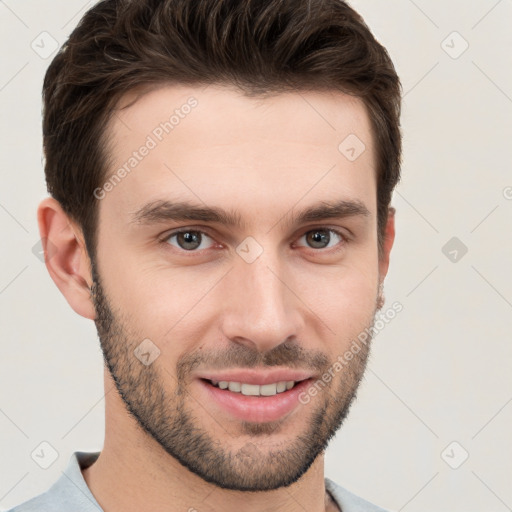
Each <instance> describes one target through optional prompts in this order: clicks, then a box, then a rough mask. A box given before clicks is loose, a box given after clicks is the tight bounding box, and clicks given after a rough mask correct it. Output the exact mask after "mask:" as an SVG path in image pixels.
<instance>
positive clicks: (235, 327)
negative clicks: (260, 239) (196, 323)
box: [221, 251, 304, 352]
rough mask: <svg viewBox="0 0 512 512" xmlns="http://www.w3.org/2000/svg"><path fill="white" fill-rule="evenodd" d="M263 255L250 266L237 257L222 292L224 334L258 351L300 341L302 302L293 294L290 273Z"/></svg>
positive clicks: (274, 260)
mask: <svg viewBox="0 0 512 512" xmlns="http://www.w3.org/2000/svg"><path fill="white" fill-rule="evenodd" d="M266 252H267V251H265V252H264V253H263V254H262V255H261V256H260V257H259V258H258V259H257V260H256V261H254V262H252V263H247V262H245V261H244V260H243V259H241V258H240V259H238V260H237V261H235V268H233V270H232V271H231V272H229V274H228V275H227V276H226V279H225V280H223V281H224V282H223V290H222V293H223V295H224V297H225V300H223V303H224V308H223V318H222V322H221V324H222V330H223V333H224V335H225V336H226V338H227V339H229V340H231V341H233V342H235V343H239V344H243V345H246V346H247V347H248V348H251V349H253V350H257V351H259V352H266V351H269V350H272V349H273V348H274V347H276V346H278V345H280V344H281V343H284V342H285V341H287V340H288V339H290V338H294V337H297V336H299V338H300V337H301V336H300V333H301V330H302V328H303V325H304V317H303V314H302V313H301V305H302V302H301V301H300V299H299V298H298V297H297V296H296V295H295V294H294V291H293V290H294V280H293V277H291V272H286V270H285V268H284V266H283V265H280V264H279V263H278V261H277V257H275V258H274V257H269V256H266ZM267 253H268V252H267Z"/></svg>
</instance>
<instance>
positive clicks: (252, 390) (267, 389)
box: [211, 380, 296, 396]
mask: <svg viewBox="0 0 512 512" xmlns="http://www.w3.org/2000/svg"><path fill="white" fill-rule="evenodd" d="M211 383H212V384H213V385H214V386H217V387H218V388H220V389H229V391H232V392H234V393H241V394H242V395H245V396H273V395H276V394H278V393H283V392H284V391H288V390H290V389H292V388H293V387H294V386H295V384H296V382H295V381H294V380H288V381H280V382H274V383H272V384H264V385H263V386H259V385H258V384H246V383H243V382H227V381H225V380H221V381H216V380H212V381H211Z"/></svg>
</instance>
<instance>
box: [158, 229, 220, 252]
mask: <svg viewBox="0 0 512 512" xmlns="http://www.w3.org/2000/svg"><path fill="white" fill-rule="evenodd" d="M174 238H175V239H176V245H175V244H174V243H172V242H170V240H172V239H174ZM205 239H209V240H212V239H211V238H210V237H209V236H208V235H207V234H206V233H205V232H203V231H198V230H193V229H185V230H182V231H175V232H174V233H171V234H170V235H168V236H166V237H165V239H164V242H165V243H168V244H169V245H173V246H174V247H177V248H178V249H182V250H184V251H189V252H191V251H192V252H193V251H196V250H202V249H209V248H210V247H212V246H213V244H211V245H210V246H209V247H205V246H204V245H203V242H204V240H205Z"/></svg>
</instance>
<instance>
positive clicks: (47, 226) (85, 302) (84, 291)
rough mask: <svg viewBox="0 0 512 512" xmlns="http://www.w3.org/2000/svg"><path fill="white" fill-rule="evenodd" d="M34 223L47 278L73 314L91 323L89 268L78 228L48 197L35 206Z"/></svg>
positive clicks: (90, 279)
mask: <svg viewBox="0 0 512 512" xmlns="http://www.w3.org/2000/svg"><path fill="white" fill-rule="evenodd" d="M37 221H38V225H39V233H40V235H41V241H42V244H43V248H44V253H45V264H46V268H47V269H48V272H49V274H50V276H51V278H52V279H53V281H54V283H55V284H56V285H57V287H58V288H59V290H60V291H61V293H62V294H63V295H64V297H65V298H66V300H67V301H68V303H69V305H70V306H71V307H72V308H73V310H74V311H75V312H76V313H78V314H79V315H81V316H83V317H85V318H89V319H91V320H94V318H95V317H96V313H95V309H94V304H93V301H92V298H91V295H90V286H91V284H92V276H91V269H90V267H91V265H90V259H89V255H88V254H87V250H86V247H85V242H84V239H83V235H82V231H81V229H80V228H79V227H78V226H77V224H76V223H75V222H73V221H72V220H71V219H70V218H69V217H68V215H67V214H66V213H65V212H64V210H63V209H62V207H61V206H60V203H59V202H58V201H56V200H55V199H54V198H52V197H47V198H46V199H44V200H43V201H41V203H40V204H39V207H38V209H37Z"/></svg>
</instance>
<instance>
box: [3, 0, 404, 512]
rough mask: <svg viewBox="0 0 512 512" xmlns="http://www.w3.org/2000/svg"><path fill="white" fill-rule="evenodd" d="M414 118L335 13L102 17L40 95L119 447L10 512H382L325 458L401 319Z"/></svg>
mask: <svg viewBox="0 0 512 512" xmlns="http://www.w3.org/2000/svg"><path fill="white" fill-rule="evenodd" d="M399 117H400V83H399V79H398V77H397V75H396V73H395V70H394V68H393V65H392V63H391V60H390V59H389V56H388V55H387V53H386V51H385V49H384V48H383V47H382V46H381V45H380V44H379V43H378V42H377V41H376V40H375V39H374V38H373V36H372V35H371V33H370V31H369V29H368V28H367V27H366V25H365V24H364V22H363V20H362V19H361V18H360V16H359V15H358V14H357V13H355V12H354V11H353V10H352V9H351V8H350V7H349V6H348V5H347V4H346V3H344V2H341V1H339V0H332V1H331V0H323V1H318V2H316V1H314V0H312V1H305V0H304V1H300V0H294V1H284V2H283V1H278V0H265V1H261V0H260V1H256V0H245V1H243V2H239V1H234V0H215V1H213V0H197V1H190V0H188V1H186V0H139V1H136V2H135V1H131V2H130V1H127V0H105V1H102V2H99V3H98V4H96V5H95V6H94V7H92V8H91V9H90V10H89V11H88V12H87V13H86V14H85V16H84V17H83V19H82V20H81V22H80V24H79V26H78V27H77V28H76V29H75V30H74V32H73V33H72V34H71V36H70V38H69V40H68V41H67V42H66V44H65V45H64V46H63V48H62V49H61V50H60V51H59V53H58V55H57V56H56V57H55V58H54V60H53V62H52V63H51V65H50V67H49V69H48V71H47V74H46V77H45V81H44V121H43V136H44V150H45V156H46V162H45V172H46V179H47V185H48V190H49V192H50V194H51V197H49V198H46V199H45V200H43V201H42V202H41V204H40V205H39V209H38V222H39V229H40V232H41V237H42V239H43V240H44V242H45V246H46V265H47V268H48V271H49V273H50V275H51V277H52V279H53V280H54V282H55V284H56V285H57V286H58V288H59V289H60V291H61V292H62V293H63V294H64V296H65V297H66V299H67V301H68V302H69V304H70V306H71V307H72V308H73V309H74V310H75V312H77V313H78V314H80V315H82V316H84V317H86V318H89V319H91V320H94V321H95V324H96V326H97V330H98V335H99V338H100V342H101V347H102V350H103V354H104V359H105V403H106V432H105V443H104V447H103V450H102V451H101V453H99V452H97V453H84V452H75V453H74V454H73V456H72V457H71V459H70V461H69V466H68V468H67V470H66V474H65V475H62V476H61V478H60V479H59V480H58V481H57V482H56V483H55V484H54V486H53V487H52V488H51V489H49V490H48V491H47V492H46V493H44V494H42V495H40V496H37V497H35V498H33V499H32V500H29V501H28V502H26V503H25V504H22V505H20V506H18V507H16V508H14V509H13V510H14V511H16V512H22V511H31V510H37V511H50V510H51V511H57V510H59V511H61V510H62V511H64V510H66V511H71V510H72V511H73V512H81V511H91V512H92V511H97V510H104V511H105V512H117V511H121V510H122V511H125V512H132V511H133V512H135V511H137V512H139V511H142V510H144V511H146V510H147V511H150V510H151V511H156V510H162V511H163V510H165V511H168V512H174V511H181V510H188V511H194V510H196V511H199V512H203V511H204V512H207V511H215V510H223V511H226V512H231V511H240V510H243V511H250V512H255V511H263V510H265V511H277V510H280V511H281V510H283V511H284V510H285V511H290V512H291V511H304V510H306V511H308V512H320V511H335V510H342V511H343V512H355V511H363V510H364V511H377V510H382V509H380V508H378V507H376V506H374V505H372V504H370V503H368V502H367V501H365V500H363V499H361V498H359V497H357V496H355V495H353V494H352V493H350V492H349V491H347V490H345V489H344V488H342V487H341V486H339V485H338V484H336V483H335V482H333V481H332V480H330V479H327V478H325V477H324V452H325V449H326V447H327V445H328V441H329V440H330V439H331V438H332V437H333V436H334V434H335V432H336V431H337V430H338V429H339V427H340V426H341V424H342V422H343V420H344V418H345V417H346V415H347V413H348V411H349V407H350V405H351V403H352V402H353V400H354V398H355V395H356V390H357V387H358V385H359V382H360V380H361V378H362V376H363V373H364V369H365V365H366V361H367V357H368V352H369V346H370V339H369V336H362V335H361V334H362V333H371V331H372V326H373V323H374V320H375V317H376V314H377V312H378V311H379V310H380V309H381V308H382V305H383V300H384V299H383V295H382V285H383V281H384V278H385V276H386V273H387V270H388V265H389V255H390V251H391V247H392V244H393V240H394V209H393V208H391V207H390V200H391V194H392V191H393V189H394V187H395V185H396V183H397V181H398V180H399V173H400V155H401V136H400V128H399ZM84 385H86V383H84Z"/></svg>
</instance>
